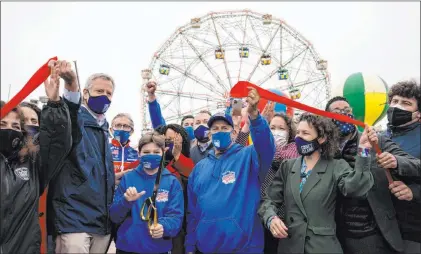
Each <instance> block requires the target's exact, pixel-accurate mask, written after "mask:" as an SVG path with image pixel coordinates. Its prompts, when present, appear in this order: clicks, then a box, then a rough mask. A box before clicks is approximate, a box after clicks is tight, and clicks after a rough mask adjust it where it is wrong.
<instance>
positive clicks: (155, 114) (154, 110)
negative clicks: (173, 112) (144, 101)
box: [148, 100, 166, 129]
mask: <svg viewBox="0 0 421 254" xmlns="http://www.w3.org/2000/svg"><path fill="white" fill-rule="evenodd" d="M148 108H149V116H150V117H151V122H152V128H154V129H156V127H158V126H160V125H166V123H165V119H164V117H163V116H162V112H161V106H160V105H159V103H158V101H157V100H154V101H153V102H148Z"/></svg>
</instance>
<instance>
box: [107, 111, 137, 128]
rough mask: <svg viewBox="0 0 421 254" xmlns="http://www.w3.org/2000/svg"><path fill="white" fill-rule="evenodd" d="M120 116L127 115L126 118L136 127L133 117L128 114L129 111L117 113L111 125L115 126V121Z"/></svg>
mask: <svg viewBox="0 0 421 254" xmlns="http://www.w3.org/2000/svg"><path fill="white" fill-rule="evenodd" d="M120 117H125V118H127V119H129V122H130V126H131V127H132V128H134V122H133V119H132V117H131V116H130V115H129V114H127V113H119V114H117V115H116V116H115V117H114V118H113V120H112V121H111V126H114V122H115V120H117V118H120Z"/></svg>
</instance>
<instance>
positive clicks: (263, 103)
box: [257, 89, 294, 117]
mask: <svg viewBox="0 0 421 254" xmlns="http://www.w3.org/2000/svg"><path fill="white" fill-rule="evenodd" d="M269 91H271V92H272V93H275V94H277V95H281V96H284V97H287V98H290V96H289V95H288V94H287V93H284V92H282V91H281V90H279V89H269ZM267 103H268V100H266V99H263V98H261V99H260V101H259V104H258V105H257V108H258V109H259V111H260V112H262V111H263V109H264V108H265V106H266V104H267ZM274 111H275V113H281V112H284V113H286V114H287V115H288V116H289V117H293V116H294V109H293V108H287V107H286V106H285V105H284V104H280V103H275V109H274Z"/></svg>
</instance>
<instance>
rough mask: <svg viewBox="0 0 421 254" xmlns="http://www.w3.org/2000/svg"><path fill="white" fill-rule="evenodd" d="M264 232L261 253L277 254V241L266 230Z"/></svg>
mask: <svg viewBox="0 0 421 254" xmlns="http://www.w3.org/2000/svg"><path fill="white" fill-rule="evenodd" d="M264 230H265V248H264V251H263V253H265V254H277V253H278V243H279V240H278V239H276V238H275V237H273V235H272V233H271V232H270V231H269V230H268V229H267V228H264Z"/></svg>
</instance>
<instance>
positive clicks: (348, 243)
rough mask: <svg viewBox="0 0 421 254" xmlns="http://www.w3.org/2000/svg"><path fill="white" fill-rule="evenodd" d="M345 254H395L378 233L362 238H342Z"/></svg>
mask: <svg viewBox="0 0 421 254" xmlns="http://www.w3.org/2000/svg"><path fill="white" fill-rule="evenodd" d="M342 247H343V248H344V253H345V254H368V253H369V254H396V253H399V252H396V251H395V250H393V249H392V248H391V247H390V245H389V244H388V243H387V242H386V240H385V239H384V238H383V236H382V235H381V233H380V232H378V233H376V234H374V235H370V236H366V237H363V238H357V239H354V238H344V244H343V246H342Z"/></svg>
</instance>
